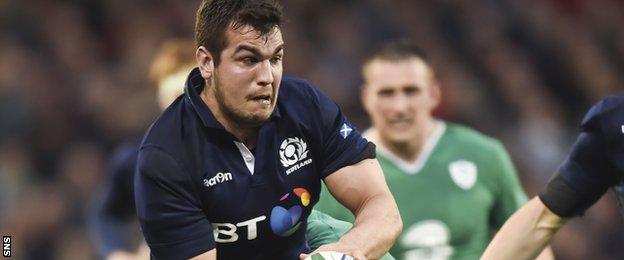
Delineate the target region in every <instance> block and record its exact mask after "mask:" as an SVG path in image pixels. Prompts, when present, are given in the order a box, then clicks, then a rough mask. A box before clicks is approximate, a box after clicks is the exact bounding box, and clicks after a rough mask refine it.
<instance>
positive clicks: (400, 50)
mask: <svg viewBox="0 0 624 260" xmlns="http://www.w3.org/2000/svg"><path fill="white" fill-rule="evenodd" d="M414 58H416V59H419V60H421V61H423V62H424V63H425V65H426V66H427V67H429V70H430V71H431V74H432V75H434V71H433V67H431V65H430V64H429V57H428V56H427V53H425V51H423V50H422V49H421V48H420V47H418V46H417V45H416V44H414V43H413V42H411V41H410V40H407V39H399V40H393V41H389V42H385V43H383V44H381V45H379V47H377V48H376V49H374V50H373V52H371V53H370V54H369V55H368V56H367V57H366V59H364V63H363V66H362V71H361V73H362V78H363V79H364V81H366V75H365V74H366V71H365V70H366V67H367V66H368V65H369V64H370V63H371V62H372V61H374V60H384V61H405V60H408V59H414ZM434 77H435V76H434Z"/></svg>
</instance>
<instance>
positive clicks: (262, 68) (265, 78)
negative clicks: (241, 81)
mask: <svg viewBox="0 0 624 260" xmlns="http://www.w3.org/2000/svg"><path fill="white" fill-rule="evenodd" d="M258 66H259V67H258V70H257V82H258V85H260V86H269V85H271V84H273V81H274V77H273V66H271V62H270V61H269V60H265V61H263V62H261V63H260V64H259V65H258Z"/></svg>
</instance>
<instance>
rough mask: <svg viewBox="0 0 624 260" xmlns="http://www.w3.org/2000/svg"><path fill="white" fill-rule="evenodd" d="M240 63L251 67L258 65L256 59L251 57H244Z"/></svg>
mask: <svg viewBox="0 0 624 260" xmlns="http://www.w3.org/2000/svg"><path fill="white" fill-rule="evenodd" d="M242 62H243V63H244V64H246V65H253V64H256V63H258V59H257V58H256V57H253V56H248V57H244V58H243V59H242Z"/></svg>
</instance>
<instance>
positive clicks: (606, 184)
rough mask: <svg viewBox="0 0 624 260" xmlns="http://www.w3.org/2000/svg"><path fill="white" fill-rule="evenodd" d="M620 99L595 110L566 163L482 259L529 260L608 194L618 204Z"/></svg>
mask: <svg viewBox="0 0 624 260" xmlns="http://www.w3.org/2000/svg"><path fill="white" fill-rule="evenodd" d="M622 122H624V94H619V95H614V96H610V97H607V98H605V99H604V100H602V101H600V102H598V103H597V104H595V105H594V106H593V107H592V108H591V109H590V110H589V111H588V112H587V114H586V115H585V118H584V119H583V121H582V122H581V130H580V133H579V135H578V137H577V139H576V142H575V143H574V145H573V146H572V149H571V151H570V153H569V154H568V157H567V158H566V160H565V161H564V162H563V163H562V164H561V166H560V167H559V170H558V171H557V173H556V174H555V175H554V177H553V178H552V179H551V180H550V181H549V183H548V185H547V186H546V188H545V189H544V191H543V192H542V193H541V194H540V195H539V196H537V197H535V198H533V199H532V200H531V201H529V202H528V203H527V204H526V205H524V206H523V207H522V208H520V209H519V210H518V212H516V213H515V214H514V215H513V216H512V217H511V218H510V219H509V220H508V221H507V222H506V223H505V225H504V226H503V228H502V229H501V230H500V231H499V232H498V234H496V236H495V237H494V239H493V240H492V242H491V243H490V245H489V246H488V248H487V250H486V251H485V253H484V254H483V257H482V259H532V258H533V257H535V255H537V253H538V252H540V250H541V249H542V248H544V247H545V246H547V245H548V244H549V243H550V241H551V240H552V238H553V236H554V235H555V233H557V231H558V230H559V229H560V228H561V227H562V226H563V225H564V224H565V223H566V221H567V220H568V219H570V218H573V217H576V216H581V215H582V214H583V213H584V212H585V211H586V210H587V209H588V208H589V207H590V206H591V205H593V204H594V203H595V202H596V201H598V199H599V198H600V197H602V195H603V194H604V193H605V192H606V191H607V190H608V189H609V188H613V191H614V192H615V194H616V196H617V198H618V200H619V202H620V204H619V206H620V209H621V206H622V202H624V201H623V200H622V199H623V198H624V193H623V191H624V188H623V187H624V186H622V177H623V176H624V138H622V136H623V135H624V125H623V124H622Z"/></svg>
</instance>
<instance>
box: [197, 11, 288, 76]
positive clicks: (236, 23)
mask: <svg viewBox="0 0 624 260" xmlns="http://www.w3.org/2000/svg"><path fill="white" fill-rule="evenodd" d="M230 23H232V25H233V28H234V29H238V28H240V27H243V26H245V25H250V26H251V27H253V29H254V30H256V31H258V32H260V34H261V35H262V36H264V35H266V34H268V33H269V32H270V31H271V30H272V29H273V28H275V27H280V26H281V23H282V8H281V6H280V5H279V4H278V3H277V2H275V1H274V0H202V2H201V5H200V6H199V9H198V10H197V17H196V20H195V44H196V45H197V46H198V47H199V46H204V47H206V49H208V51H209V52H210V53H212V55H213V59H214V62H215V66H217V65H218V64H219V61H220V57H219V56H220V54H221V51H222V50H223V49H224V48H225V46H227V39H226V37H225V32H226V30H227V27H228V26H229V25H230Z"/></svg>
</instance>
